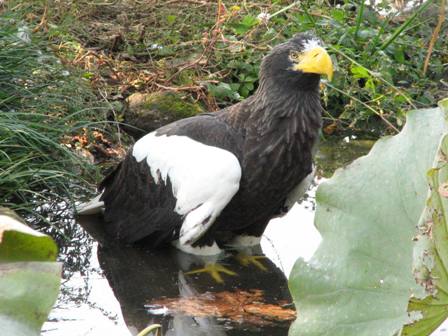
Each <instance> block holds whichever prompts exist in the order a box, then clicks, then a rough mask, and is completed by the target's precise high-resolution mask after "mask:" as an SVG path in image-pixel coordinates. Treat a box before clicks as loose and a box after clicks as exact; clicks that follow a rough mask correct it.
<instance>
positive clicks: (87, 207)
mask: <svg viewBox="0 0 448 336" xmlns="http://www.w3.org/2000/svg"><path fill="white" fill-rule="evenodd" d="M101 196H102V194H99V195H98V196H96V197H95V198H92V199H91V200H90V201H88V202H85V203H81V204H78V205H77V206H76V213H77V214H78V215H94V214H97V213H101V212H102V211H103V210H104V202H103V201H100V199H101Z"/></svg>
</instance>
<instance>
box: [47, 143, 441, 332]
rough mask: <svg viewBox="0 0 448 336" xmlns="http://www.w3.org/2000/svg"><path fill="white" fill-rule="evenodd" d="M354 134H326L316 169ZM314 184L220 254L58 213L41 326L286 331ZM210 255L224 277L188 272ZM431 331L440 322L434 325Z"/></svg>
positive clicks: (313, 234) (359, 149)
mask: <svg viewBox="0 0 448 336" xmlns="http://www.w3.org/2000/svg"><path fill="white" fill-rule="evenodd" d="M352 143H353V144H354V145H353V146H352V145H351V144H347V142H345V144H342V145H341V144H337V145H334V146H333V145H331V144H330V145H329V144H324V146H322V150H321V151H320V152H319V153H318V155H317V162H318V168H319V170H318V171H319V172H320V175H323V176H329V175H331V173H332V170H334V168H336V167H340V166H342V165H343V164H346V163H347V162H349V161H351V160H352V159H353V158H354V157H357V156H359V155H362V154H364V153H365V152H366V151H367V150H368V147H369V146H368V145H366V144H365V143H357V142H352ZM332 148H333V150H332ZM323 163H326V165H324V164H323ZM319 181H320V180H318V179H317V180H316V184H317V183H319ZM316 187H317V186H316V185H314V186H313V187H312V188H311V189H310V190H309V191H308V192H307V195H306V197H305V199H304V200H303V201H302V202H301V203H300V204H296V205H295V206H294V207H293V209H292V210H291V211H290V212H289V213H288V214H287V215H286V216H284V217H283V218H280V219H274V220H272V221H271V223H270V224H269V226H268V228H267V229H266V231H265V234H264V236H263V239H262V241H261V247H258V248H255V249H247V250H244V251H236V250H229V251H227V252H226V253H225V254H224V255H223V256H221V257H220V258H219V260H216V258H201V257H198V256H193V255H189V254H186V253H182V252H179V251H177V250H175V249H174V248H171V249H165V250H160V251H150V250H145V249H144V248H136V247H124V246H116V245H114V244H111V243H110V241H109V240H108V239H107V238H106V237H105V235H104V233H103V232H102V229H101V224H102V223H101V219H100V218H98V217H95V216H93V217H84V218H81V219H80V220H78V221H76V220H74V219H73V218H71V217H70V216H67V215H62V216H61V218H62V219H61V220H60V221H59V223H58V225H57V226H55V227H52V228H47V229H46V230H44V231H46V232H47V233H48V234H50V235H51V236H53V237H54V238H55V239H56V240H57V242H58V245H59V246H60V255H59V260H60V261H62V262H63V263H64V271H63V280H62V286H61V293H60V296H59V299H58V301H57V303H56V305H55V307H54V309H53V311H52V312H51V314H50V316H49V320H48V321H47V322H46V323H45V324H44V327H43V329H42V335H45V336H59V335H64V336H81V335H119V336H121V335H123V336H128V335H137V334H138V332H139V331H141V330H143V329H144V328H145V327H146V326H148V325H150V324H153V323H158V324H161V325H162V326H163V333H162V334H163V335H166V336H174V335H178V336H202V335H204V336H205V335H215V336H224V335H228V336H230V335H234V336H251V335H254V336H255V335H269V336H283V335H287V334H288V329H289V325H290V323H291V322H292V320H293V319H294V313H295V312H294V306H293V305H292V301H291V297H290V294H289V291H288V286H287V277H288V275H289V273H290V271H291V269H292V267H293V265H294V262H295V261H296V260H297V259H298V258H304V259H305V260H308V259H309V258H310V257H311V256H312V255H313V253H314V251H315V250H316V249H317V247H318V245H319V243H320V239H321V238H320V234H319V233H318V232H317V230H316V229H315V228H314V225H313V220H314V208H315V203H314V193H315V190H316ZM49 211H50V212H51V213H52V214H53V215H54V214H55V213H57V212H58V211H59V210H58V209H49ZM60 212H61V214H64V211H63V210H62V211H60ZM65 213H67V212H65ZM251 256H252V257H253V256H257V258H250V257H251ZM215 261H218V262H219V264H220V265H222V266H224V267H225V268H226V270H228V271H229V272H230V273H232V274H225V273H221V277H222V279H221V280H222V282H219V281H217V279H214V278H212V277H211V276H210V275H209V274H207V273H190V272H191V271H194V270H198V269H200V268H202V267H204V265H207V264H208V263H212V262H215ZM218 280H219V279H218ZM433 335H438V336H441V335H448V332H447V330H446V328H445V327H444V326H443V325H442V326H441V327H440V328H439V330H438V331H437V332H435V333H434V334H433Z"/></svg>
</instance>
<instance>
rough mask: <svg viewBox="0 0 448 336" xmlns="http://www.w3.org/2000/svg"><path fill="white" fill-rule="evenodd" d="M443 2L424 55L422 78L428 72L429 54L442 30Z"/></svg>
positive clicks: (444, 3) (443, 19) (442, 1)
mask: <svg viewBox="0 0 448 336" xmlns="http://www.w3.org/2000/svg"><path fill="white" fill-rule="evenodd" d="M445 5H446V1H445V0H440V9H439V19H438V21H437V25H436V27H435V28H434V31H433V33H432V36H431V41H430V42H429V47H428V53H427V54H426V58H425V63H424V64H423V76H425V75H426V71H427V70H428V66H429V60H430V59H431V54H432V51H433V48H434V45H435V44H436V42H437V39H438V37H439V33H440V29H442V25H443V22H444V21H445Z"/></svg>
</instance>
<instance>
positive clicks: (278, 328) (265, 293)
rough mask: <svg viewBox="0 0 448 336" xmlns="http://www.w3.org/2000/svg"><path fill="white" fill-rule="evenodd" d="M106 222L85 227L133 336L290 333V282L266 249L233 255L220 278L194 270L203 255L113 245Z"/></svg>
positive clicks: (88, 220) (88, 221)
mask: <svg viewBox="0 0 448 336" xmlns="http://www.w3.org/2000/svg"><path fill="white" fill-rule="evenodd" d="M100 221H101V219H100V218H99V217H92V216H90V217H84V218H82V220H81V221H80V224H81V225H82V226H83V227H84V228H85V229H86V230H87V231H88V232H89V233H90V234H91V235H92V236H93V237H94V238H95V239H97V240H98V242H99V247H98V259H99V262H100V265H101V268H102V269H103V270H104V274H105V275H106V277H107V279H108V281H109V284H110V286H111V288H112V289H113V292H114V294H115V296H116V298H117V299H118V301H119V302H120V306H121V310H122V313H123V317H124V320H125V322H126V325H127V326H128V328H129V330H130V331H131V332H132V333H133V334H137V331H139V330H142V329H144V328H145V327H147V326H148V325H150V324H154V323H158V324H161V325H162V335H165V336H175V335H176V336H177V335H178V336H202V335H204V336H205V335H214V336H224V335H229V336H230V335H239V336H243V335H244V336H246V335H247V336H249V335H271V336H276V335H278V336H280V335H282V336H283V335H287V333H288V329H289V325H290V323H291V322H292V320H293V319H294V318H295V311H294V310H293V306H292V303H291V302H292V300H291V297H290V294H289V291H288V287H287V280H286V277H285V275H284V274H283V273H282V272H281V271H280V270H279V269H278V268H277V267H276V266H275V265H274V263H273V262H272V261H271V260H270V259H268V258H266V257H264V256H263V254H262V251H261V248H260V247H257V248H251V249H246V250H244V251H228V252H227V253H226V254H225V255H223V256H221V257H220V260H219V262H220V264H222V265H224V266H225V268H226V269H227V270H229V271H230V272H228V273H221V274H219V276H220V277H221V278H220V279H214V278H213V277H211V276H210V275H209V274H208V273H205V272H204V273H194V272H191V270H195V269H197V268H198V266H199V267H202V266H203V265H204V263H206V262H207V260H204V257H201V256H197V255H191V254H187V253H184V252H181V251H178V250H176V249H173V248H167V249H163V250H149V249H145V248H144V247H138V246H137V247H136V246H122V245H121V246H120V245H118V244H116V243H110V240H109V239H106V237H105V235H104V233H103V232H102V231H101V225H100V224H101V223H100ZM212 262H213V261H212Z"/></svg>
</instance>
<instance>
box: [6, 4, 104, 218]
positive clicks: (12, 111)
mask: <svg viewBox="0 0 448 336" xmlns="http://www.w3.org/2000/svg"><path fill="white" fill-rule="evenodd" d="M20 18H21V15H20V14H19V13H11V12H6V13H4V14H3V15H2V17H1V18H0V204H2V205H6V206H8V207H11V208H14V209H17V210H21V211H26V212H31V213H34V215H38V214H37V212H38V210H39V208H40V206H41V205H43V204H48V203H54V202H60V201H70V199H71V197H72V196H73V195H74V193H76V192H80V191H84V192H85V189H86V187H88V186H89V182H88V180H87V179H85V178H84V176H89V180H90V183H91V182H93V180H92V178H94V177H95V176H96V168H95V167H94V166H93V165H91V164H89V163H88V162H86V161H84V160H82V159H81V158H80V157H78V156H77V155H76V154H75V153H74V152H73V151H72V149H70V148H68V147H67V146H66V145H64V144H63V142H64V140H67V139H66V138H70V136H71V135H74V134H76V133H79V132H80V131H81V130H82V128H84V127H89V126H90V125H91V124H92V123H93V121H94V120H95V119H97V118H98V117H100V119H102V118H101V114H102V113H103V112H102V108H101V107H100V105H99V104H98V103H96V102H95V101H96V97H94V96H93V94H92V93H91V92H90V90H89V88H88V87H87V86H86V85H85V83H84V81H83V79H82V78H81V76H78V75H76V72H74V73H71V71H69V70H67V69H66V68H64V67H63V66H62V64H61V62H60V61H59V60H58V59H57V58H56V57H55V56H53V54H52V52H51V51H50V50H49V45H48V43H47V42H45V41H44V40H43V38H42V36H39V35H37V34H33V33H32V32H31V28H30V26H29V24H28V23H26V22H24V21H22V20H21V19H20ZM36 211H37V212H36Z"/></svg>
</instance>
